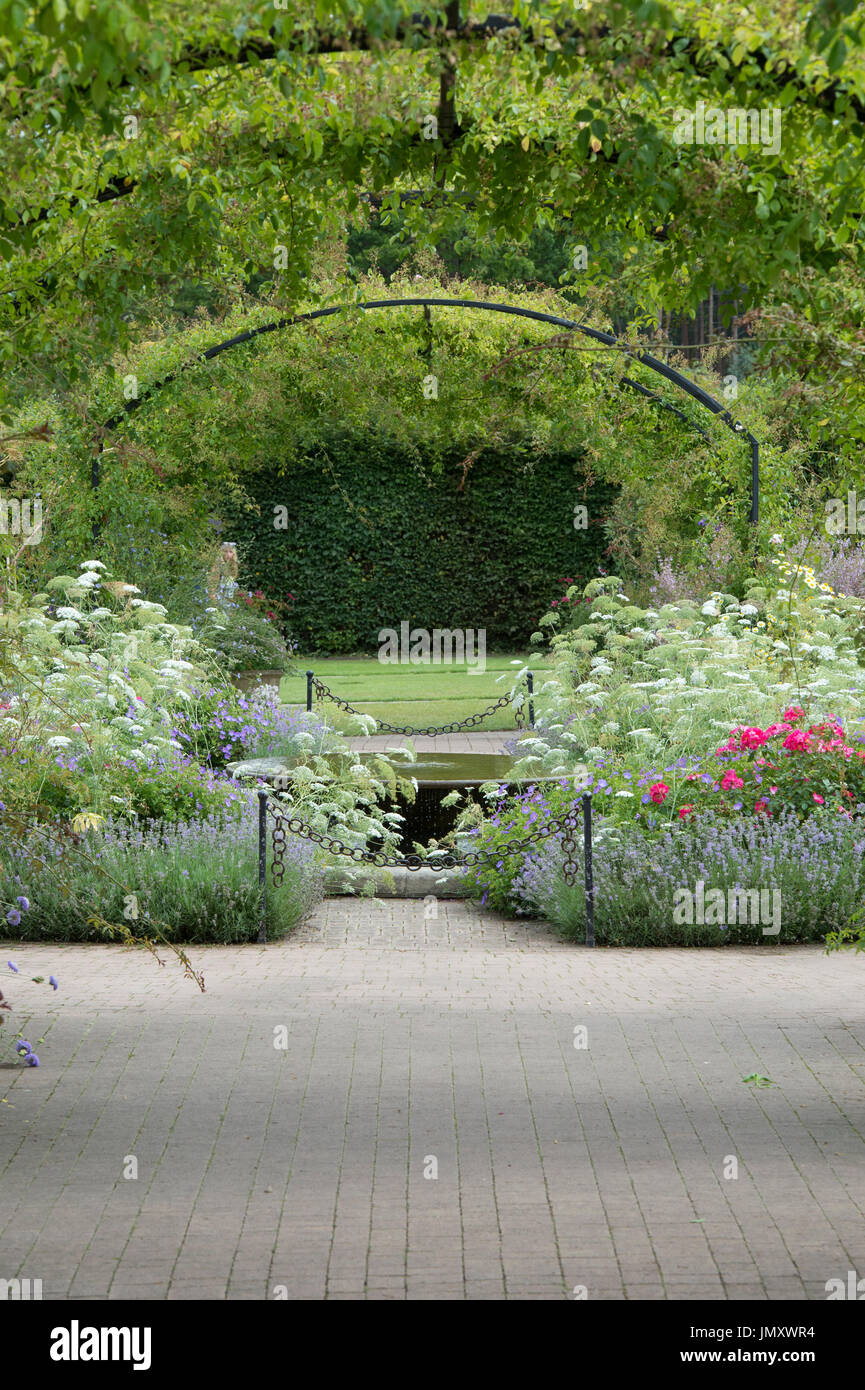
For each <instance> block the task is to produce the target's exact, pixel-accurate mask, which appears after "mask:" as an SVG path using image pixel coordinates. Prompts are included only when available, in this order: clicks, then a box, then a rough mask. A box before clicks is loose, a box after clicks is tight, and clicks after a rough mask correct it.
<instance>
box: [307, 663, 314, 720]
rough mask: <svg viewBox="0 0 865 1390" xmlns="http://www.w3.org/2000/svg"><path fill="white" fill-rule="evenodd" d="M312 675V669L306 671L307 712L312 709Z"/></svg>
mask: <svg viewBox="0 0 865 1390" xmlns="http://www.w3.org/2000/svg"><path fill="white" fill-rule="evenodd" d="M314 675H315V672H314V671H307V673H306V708H307V710H308V711H309V712H311V711H312V678H313V676H314Z"/></svg>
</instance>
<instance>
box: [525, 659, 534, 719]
mask: <svg viewBox="0 0 865 1390" xmlns="http://www.w3.org/2000/svg"><path fill="white" fill-rule="evenodd" d="M526 685H527V686H528V688H529V728H530V729H533V728H534V727H535V702H534V700H533V699H532V696H533V695H534V693H535V677H534V673H533V672H532V671H527V672H526Z"/></svg>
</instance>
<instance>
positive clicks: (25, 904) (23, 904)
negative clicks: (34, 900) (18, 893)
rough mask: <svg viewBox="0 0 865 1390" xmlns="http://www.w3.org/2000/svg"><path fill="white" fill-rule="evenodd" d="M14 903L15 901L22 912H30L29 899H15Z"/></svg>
mask: <svg viewBox="0 0 865 1390" xmlns="http://www.w3.org/2000/svg"><path fill="white" fill-rule="evenodd" d="M15 901H16V903H17V904H18V906H19V907H20V908H21V910H22V912H29V910H30V899H29V898H16V899H15Z"/></svg>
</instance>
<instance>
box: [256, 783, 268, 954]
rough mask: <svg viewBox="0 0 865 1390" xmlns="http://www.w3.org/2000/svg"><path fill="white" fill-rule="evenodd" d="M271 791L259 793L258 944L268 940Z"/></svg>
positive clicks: (262, 944) (261, 944) (263, 943)
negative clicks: (268, 855) (268, 808)
mask: <svg viewBox="0 0 865 1390" xmlns="http://www.w3.org/2000/svg"><path fill="white" fill-rule="evenodd" d="M269 795H270V793H269V792H266V791H263V790H262V791H259V793H258V891H259V894H260V905H259V924H258V944H259V945H260V946H264V945H265V943H266V941H267V798H268V796H269Z"/></svg>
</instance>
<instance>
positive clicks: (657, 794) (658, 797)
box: [649, 782, 670, 806]
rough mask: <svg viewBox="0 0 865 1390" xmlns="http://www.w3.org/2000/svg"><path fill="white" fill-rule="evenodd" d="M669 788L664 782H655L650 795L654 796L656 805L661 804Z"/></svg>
mask: <svg viewBox="0 0 865 1390" xmlns="http://www.w3.org/2000/svg"><path fill="white" fill-rule="evenodd" d="M669 790H670V788H669V787H668V786H666V785H665V784H664V783H663V782H653V783H652V785H651V786H650V788H649V796H650V797H651V798H652V800H653V801H654V803H655V805H656V806H660V804H661V802H662V801H663V800H664V798H665V796H666V795H667V792H668V791H669Z"/></svg>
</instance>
